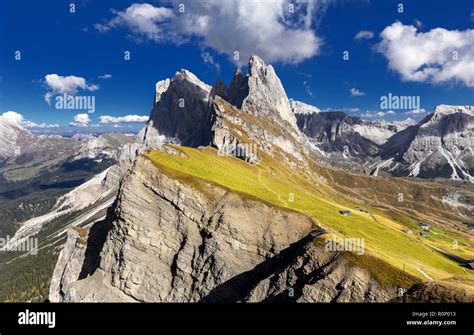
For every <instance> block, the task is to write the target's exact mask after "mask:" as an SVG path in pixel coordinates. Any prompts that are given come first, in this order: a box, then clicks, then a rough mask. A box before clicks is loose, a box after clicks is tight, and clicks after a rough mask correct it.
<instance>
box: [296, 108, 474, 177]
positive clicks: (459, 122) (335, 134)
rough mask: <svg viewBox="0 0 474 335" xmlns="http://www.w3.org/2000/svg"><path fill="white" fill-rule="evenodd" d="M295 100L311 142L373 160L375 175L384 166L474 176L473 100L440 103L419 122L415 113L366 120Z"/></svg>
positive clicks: (398, 172)
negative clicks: (470, 103)
mask: <svg viewBox="0 0 474 335" xmlns="http://www.w3.org/2000/svg"><path fill="white" fill-rule="evenodd" d="M292 106H293V112H294V113H295V115H296V116H297V120H298V126H299V128H300V130H301V131H302V132H303V133H304V134H305V135H306V136H307V138H308V139H309V140H310V143H311V144H312V145H314V146H315V147H317V148H318V149H320V150H321V151H323V152H325V153H327V154H328V155H329V156H332V157H333V158H334V159H336V158H338V157H340V156H341V155H338V154H342V155H343V158H345V159H351V158H352V157H355V158H358V162H362V163H364V164H367V162H372V163H371V164H370V166H372V169H370V172H371V173H372V175H374V176H377V175H378V172H379V170H383V171H386V172H389V173H391V174H393V175H395V176H409V177H420V178H446V179H450V180H455V181H466V182H469V183H473V182H474V177H473V175H474V163H473V162H474V155H473V148H474V132H473V129H474V106H448V105H440V106H438V107H436V109H435V111H434V112H433V113H431V114H430V115H428V116H427V117H425V118H424V119H423V120H422V121H421V122H420V123H418V124H416V123H415V122H414V121H413V120H411V119H407V120H406V121H401V122H400V121H398V122H391V123H390V122H385V121H365V120H362V119H360V118H358V117H353V116H349V115H347V114H345V113H343V112H320V110H319V109H318V108H316V107H311V106H308V105H303V104H302V103H298V102H294V103H293V105H292ZM303 106H304V107H303ZM377 160H379V161H377ZM336 163H337V161H336Z"/></svg>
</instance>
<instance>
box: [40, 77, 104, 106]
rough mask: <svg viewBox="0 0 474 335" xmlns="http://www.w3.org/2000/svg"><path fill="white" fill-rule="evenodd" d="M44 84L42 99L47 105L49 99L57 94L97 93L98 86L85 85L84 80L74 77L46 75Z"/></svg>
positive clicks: (49, 101)
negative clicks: (44, 91)
mask: <svg viewBox="0 0 474 335" xmlns="http://www.w3.org/2000/svg"><path fill="white" fill-rule="evenodd" d="M44 83H45V84H46V86H47V87H48V92H46V94H45V96H44V99H45V100H46V102H47V103H48V104H50V103H51V98H52V97H53V96H55V95H57V94H68V95H76V94H77V92H78V90H79V89H82V90H85V91H91V92H94V91H97V90H98V89H99V86H98V85H95V84H90V83H87V81H86V79H84V78H82V77H76V76H60V75H58V74H55V73H53V74H47V75H46V76H45V77H44Z"/></svg>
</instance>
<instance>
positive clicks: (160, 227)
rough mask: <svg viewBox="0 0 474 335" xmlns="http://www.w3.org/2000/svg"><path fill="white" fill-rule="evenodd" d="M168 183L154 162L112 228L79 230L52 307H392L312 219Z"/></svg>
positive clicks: (140, 173) (138, 174) (129, 191)
mask: <svg viewBox="0 0 474 335" xmlns="http://www.w3.org/2000/svg"><path fill="white" fill-rule="evenodd" d="M203 187H204V188H203V189H202V190H198V189H196V188H195V187H191V186H190V185H188V184H186V182H184V181H183V182H182V181H179V180H177V179H173V178H171V177H169V176H168V175H167V174H166V173H164V172H163V171H160V170H159V169H158V168H157V167H155V166H154V164H153V163H152V162H151V161H149V160H148V159H147V158H144V157H140V158H138V160H137V162H136V164H135V165H134V167H133V169H132V170H131V171H130V172H129V173H128V174H127V175H126V176H125V178H124V180H123V182H122V185H121V187H120V192H119V195H118V198H117V200H116V202H115V204H114V206H113V207H112V208H111V210H110V211H109V215H108V217H107V220H106V222H105V223H104V222H101V223H97V224H96V225H94V226H93V227H92V228H91V229H90V230H89V231H80V230H79V231H77V230H76V231H72V232H70V234H69V236H68V240H67V243H66V246H65V248H64V249H63V251H62V252H61V255H60V258H59V261H58V264H57V266H56V269H55V272H54V276H53V280H52V285H51V291H50V298H51V300H52V301H71V302H72V301H140V302H143V301H153V302H245V301H247V302H257V301H267V302H271V301H273V302H277V301H281V302H290V301H308V302H310V301H311V302H316V301H317V302H331V301H338V302H343V301H387V300H389V299H391V298H394V297H395V293H396V289H395V288H394V287H385V286H383V285H381V284H380V283H379V282H377V280H375V279H374V278H373V277H372V275H371V274H370V272H369V271H367V270H365V269H363V268H360V267H358V266H355V265H353V264H351V263H350V262H349V261H348V260H346V259H345V258H344V257H343V254H340V253H338V252H332V251H326V250H325V248H324V244H322V243H321V241H320V240H319V236H320V235H321V234H323V231H322V230H321V229H320V228H319V227H317V226H316V225H315V224H314V223H313V222H312V220H311V219H310V218H309V217H306V216H305V215H303V214H299V213H296V212H291V211H287V210H283V209H279V208H275V207H271V206H269V205H266V204H264V203H262V202H259V201H256V200H253V199H249V198H245V197H244V196H242V195H238V194H235V193H231V192H229V191H227V190H225V189H222V188H219V187H216V186H213V185H210V184H206V185H205V186H203Z"/></svg>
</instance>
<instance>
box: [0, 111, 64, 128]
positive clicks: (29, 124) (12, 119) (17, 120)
mask: <svg viewBox="0 0 474 335" xmlns="http://www.w3.org/2000/svg"><path fill="white" fill-rule="evenodd" d="M0 117H1V118H2V119H4V120H5V121H7V122H8V123H11V124H15V125H18V126H21V127H23V128H58V127H59V125H58V124H48V123H45V122H42V123H36V122H33V121H30V120H26V119H25V118H24V117H23V115H21V114H20V113H17V112H13V111H8V112H5V113H3V114H2V115H0Z"/></svg>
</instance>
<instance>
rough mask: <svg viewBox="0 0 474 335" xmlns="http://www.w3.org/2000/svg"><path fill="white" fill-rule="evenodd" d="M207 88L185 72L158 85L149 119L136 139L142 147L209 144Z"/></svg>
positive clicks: (207, 86)
mask: <svg viewBox="0 0 474 335" xmlns="http://www.w3.org/2000/svg"><path fill="white" fill-rule="evenodd" d="M210 92H211V87H210V86H209V85H206V84H204V83H203V82H202V81H200V80H199V79H198V78H197V77H196V76H195V75H194V74H192V73H191V72H189V71H187V70H180V71H178V72H177V73H176V74H175V76H174V77H173V78H172V79H171V80H169V79H167V80H164V81H161V82H158V83H157V85H156V95H155V103H154V106H153V110H152V112H151V115H150V120H149V121H148V124H147V126H146V128H145V129H144V130H143V131H142V132H141V134H140V137H139V140H141V142H142V143H141V144H142V145H143V146H145V147H151V148H156V147H159V146H160V145H161V144H162V143H163V142H164V141H165V139H166V142H168V143H169V142H171V143H175V144H180V145H185V146H191V147H195V146H200V145H208V144H209V143H210V137H209V134H210V129H211V126H212V124H211V123H212V116H211V114H210V112H209V108H208V107H209V95H210Z"/></svg>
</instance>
